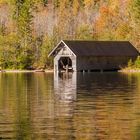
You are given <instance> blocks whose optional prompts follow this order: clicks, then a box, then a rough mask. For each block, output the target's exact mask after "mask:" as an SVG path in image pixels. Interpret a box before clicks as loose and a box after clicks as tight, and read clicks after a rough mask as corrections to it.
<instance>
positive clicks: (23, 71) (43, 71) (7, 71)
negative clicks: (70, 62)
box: [0, 69, 54, 73]
mask: <svg viewBox="0 0 140 140" xmlns="http://www.w3.org/2000/svg"><path fill="white" fill-rule="evenodd" d="M53 72H54V70H53V69H50V70H1V71H0V73H53Z"/></svg>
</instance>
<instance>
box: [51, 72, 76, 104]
mask: <svg viewBox="0 0 140 140" xmlns="http://www.w3.org/2000/svg"><path fill="white" fill-rule="evenodd" d="M54 92H55V95H56V96H57V100H61V101H63V102H71V101H75V100H76V93H77V74H76V72H75V73H54Z"/></svg>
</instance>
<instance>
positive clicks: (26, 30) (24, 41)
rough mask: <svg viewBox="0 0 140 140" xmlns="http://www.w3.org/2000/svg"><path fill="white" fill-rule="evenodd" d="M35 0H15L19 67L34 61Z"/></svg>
mask: <svg viewBox="0 0 140 140" xmlns="http://www.w3.org/2000/svg"><path fill="white" fill-rule="evenodd" d="M33 7H34V3H33V0H15V13H14V19H15V20H16V24H17V36H18V40H19V41H18V44H19V45H18V46H17V52H18V55H17V67H19V68H22V69H24V68H28V67H30V66H31V65H32V63H33V48H32V19H33V15H32V11H33Z"/></svg>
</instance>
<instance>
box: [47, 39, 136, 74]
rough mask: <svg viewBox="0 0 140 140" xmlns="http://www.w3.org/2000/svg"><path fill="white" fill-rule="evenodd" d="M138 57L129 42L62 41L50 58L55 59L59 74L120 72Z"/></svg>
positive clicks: (55, 67)
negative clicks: (69, 72) (66, 72)
mask: <svg viewBox="0 0 140 140" xmlns="http://www.w3.org/2000/svg"><path fill="white" fill-rule="evenodd" d="M138 55H139V52H138V50H137V49H136V48H135V47H134V46H133V45H132V44H131V43H130V42H129V41H75V40H72V41H69V40H61V41H60V43H58V45H57V46H56V47H55V48H54V49H53V50H52V51H51V52H50V54H49V57H50V56H53V57H54V69H55V71H59V72H60V71H64V70H69V71H106V70H119V69H121V68H123V67H125V66H127V63H128V61H129V60H130V59H132V60H135V59H136V58H137V56H138Z"/></svg>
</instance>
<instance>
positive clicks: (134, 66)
mask: <svg viewBox="0 0 140 140" xmlns="http://www.w3.org/2000/svg"><path fill="white" fill-rule="evenodd" d="M119 72H131V73H134V72H140V56H138V57H137V59H136V60H135V61H132V59H130V60H129V62H128V64H127V67H125V68H123V69H121V70H120V71H119Z"/></svg>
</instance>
